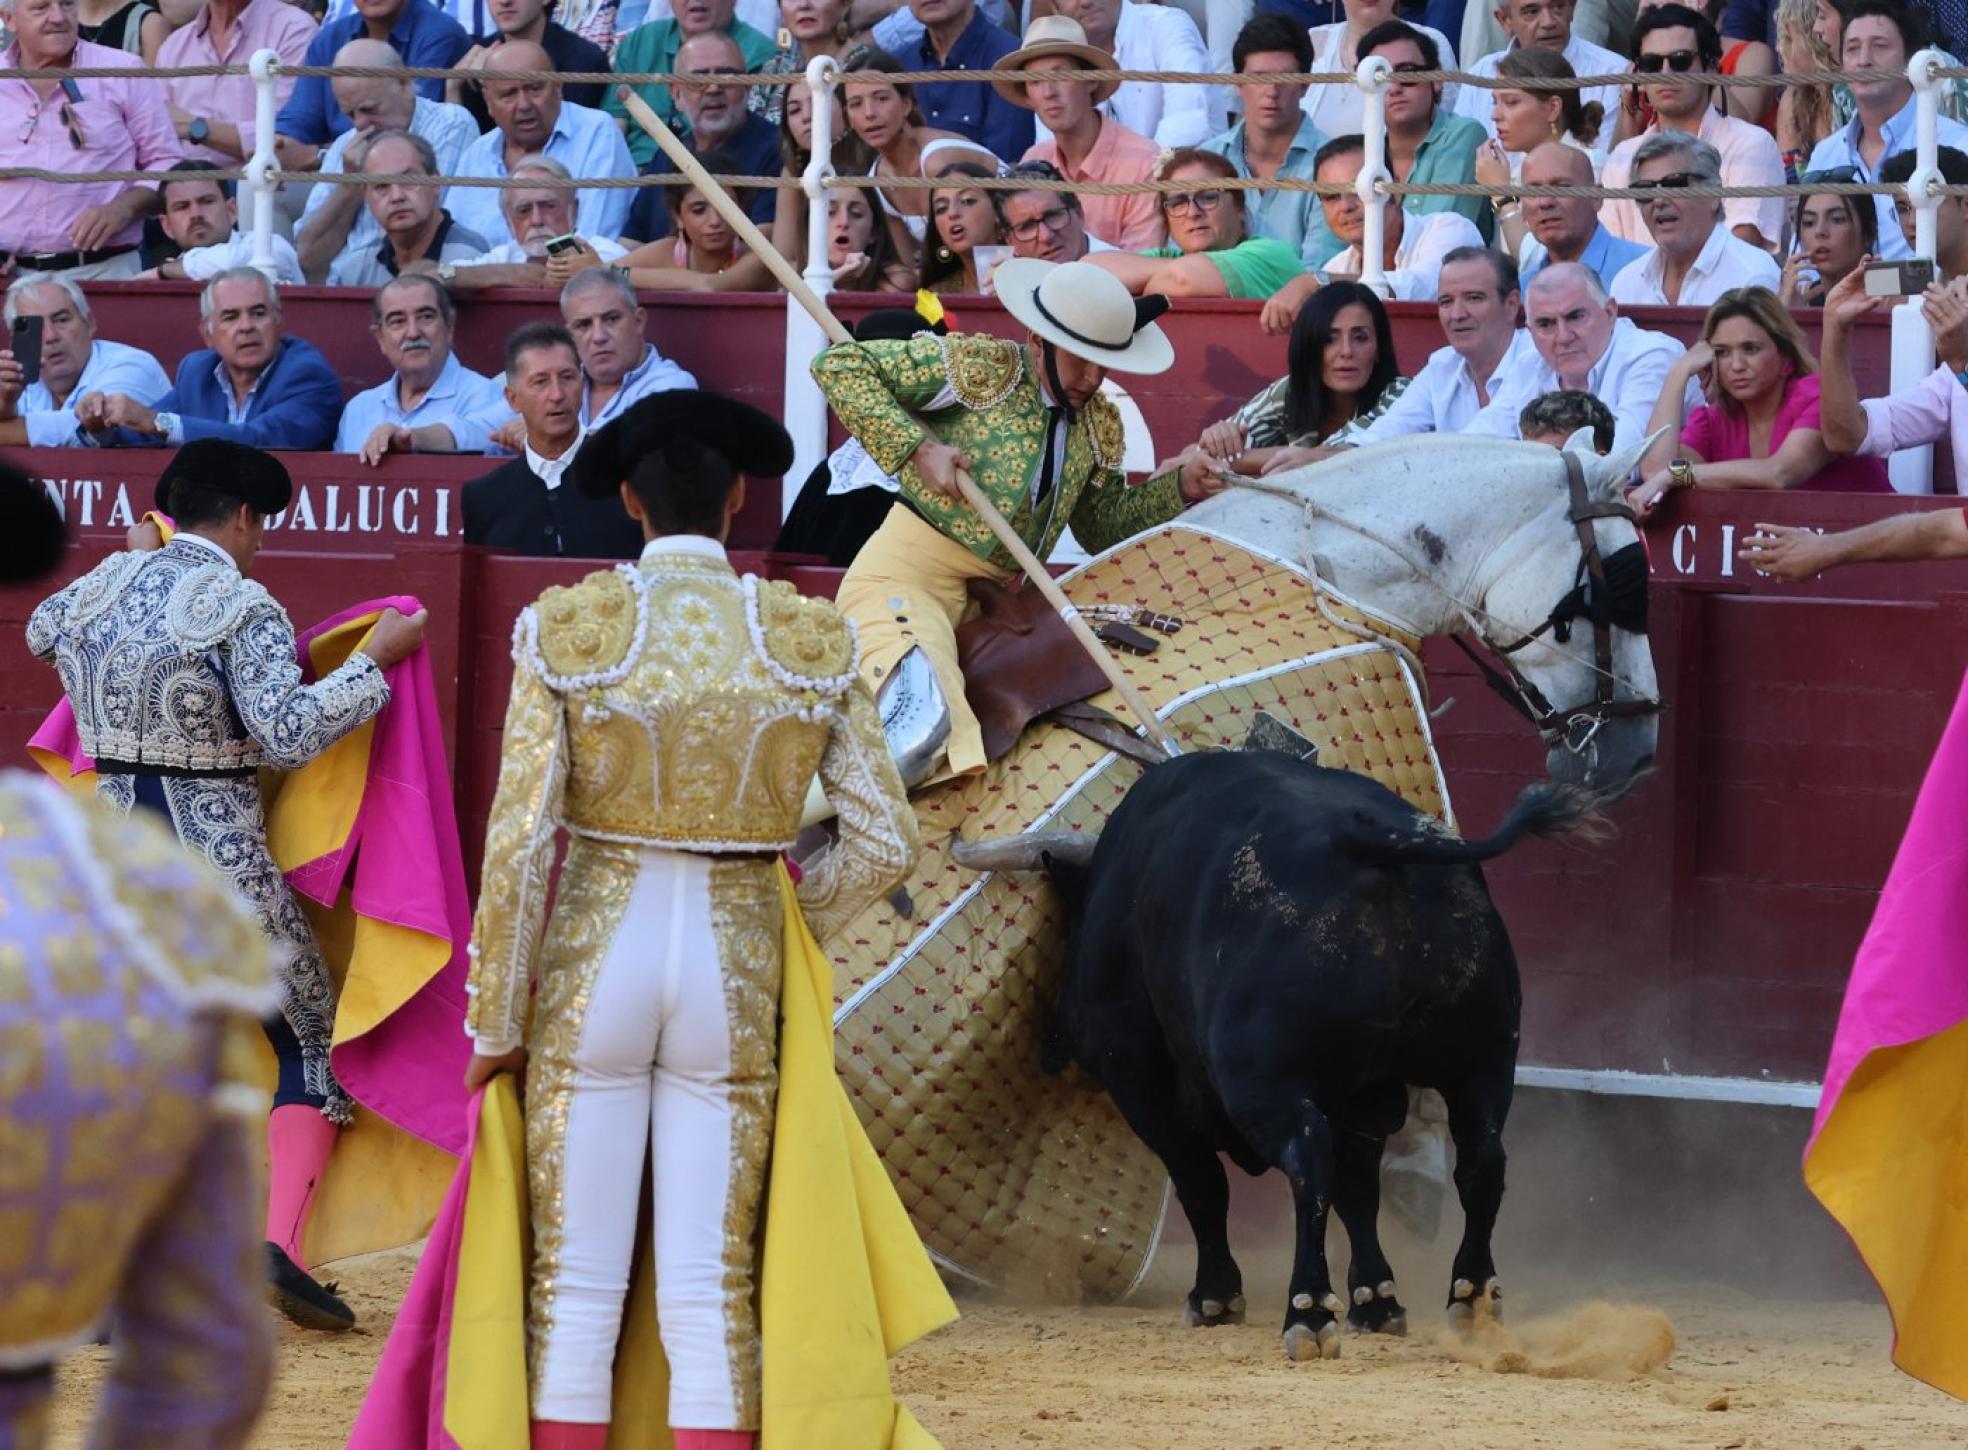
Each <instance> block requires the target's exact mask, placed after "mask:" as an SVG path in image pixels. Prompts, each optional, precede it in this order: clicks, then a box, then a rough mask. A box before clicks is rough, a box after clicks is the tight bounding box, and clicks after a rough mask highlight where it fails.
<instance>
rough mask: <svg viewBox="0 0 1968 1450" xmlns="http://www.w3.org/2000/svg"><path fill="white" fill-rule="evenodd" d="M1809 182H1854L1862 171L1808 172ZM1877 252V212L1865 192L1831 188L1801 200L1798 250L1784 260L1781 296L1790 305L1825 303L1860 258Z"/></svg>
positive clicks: (1802, 305)
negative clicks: (1849, 192)
mask: <svg viewBox="0 0 1968 1450" xmlns="http://www.w3.org/2000/svg"><path fill="white" fill-rule="evenodd" d="M1799 179H1800V180H1801V181H1803V182H1804V183H1805V184H1806V185H1809V184H1810V183H1811V182H1814V181H1817V182H1827V181H1829V182H1836V181H1856V180H1858V173H1857V172H1855V171H1848V170H1847V169H1846V168H1843V167H1840V168H1838V169H1837V170H1835V171H1807V172H1805V173H1804V175H1803V176H1802V177H1801V178H1799ZM1878 251H1879V212H1878V210H1877V209H1876V208H1875V207H1874V206H1873V205H1872V204H1871V202H1870V200H1869V199H1868V198H1866V197H1863V196H1837V195H1834V194H1832V193H1830V192H1821V193H1818V194H1816V195H1809V196H1800V197H1798V198H1797V250H1796V251H1795V252H1793V253H1791V255H1790V260H1789V261H1787V262H1785V263H1784V269H1783V281H1782V282H1781V283H1780V284H1779V286H1778V294H1777V295H1778V296H1780V297H1782V298H1783V302H1784V306H1786V307H1822V306H1824V298H1825V293H1827V292H1829V291H1830V290H1831V289H1832V288H1833V286H1835V285H1836V284H1837V282H1838V279H1839V278H1841V277H1843V276H1844V275H1845V274H1846V273H1847V272H1850V271H1851V270H1852V269H1853V268H1854V267H1856V266H1858V265H1859V262H1860V260H1861V259H1862V258H1864V257H1867V256H1872V255H1876V254H1877V253H1878Z"/></svg>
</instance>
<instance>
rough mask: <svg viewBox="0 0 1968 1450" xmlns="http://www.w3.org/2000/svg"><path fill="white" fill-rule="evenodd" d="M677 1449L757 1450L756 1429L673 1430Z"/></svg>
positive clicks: (671, 1432)
mask: <svg viewBox="0 0 1968 1450" xmlns="http://www.w3.org/2000/svg"><path fill="white" fill-rule="evenodd" d="M670 1435H671V1437H672V1438H673V1439H674V1440H675V1441H676V1450H756V1446H757V1445H758V1433H757V1432H756V1431H754V1430H672V1431H670Z"/></svg>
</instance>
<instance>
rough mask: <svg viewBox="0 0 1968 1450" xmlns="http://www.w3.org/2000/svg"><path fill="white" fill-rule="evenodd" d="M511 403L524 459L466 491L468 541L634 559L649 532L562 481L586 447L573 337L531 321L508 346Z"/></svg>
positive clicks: (520, 550) (617, 503)
mask: <svg viewBox="0 0 1968 1450" xmlns="http://www.w3.org/2000/svg"><path fill="white" fill-rule="evenodd" d="M506 401H507V402H509V403H511V404H512V406H513V409H514V411H516V412H517V413H518V414H519V416H520V420H521V421H522V422H523V423H524V424H525V425H526V441H525V442H524V444H523V445H522V446H521V448H520V453H519V456H518V457H517V458H515V459H513V460H512V461H511V462H510V463H507V464H505V465H504V466H503V467H500V468H496V469H494V470H493V471H492V472H491V473H488V474H486V475H485V477H483V478H478V479H473V480H472V481H471V482H470V483H468V484H466V485H465V488H464V513H465V542H466V543H467V544H482V545H484V546H486V547H487V548H492V549H499V550H502V551H504V552H506V553H509V554H531V555H534V556H544V557H552V556H555V555H559V556H563V557H566V558H571V559H634V558H636V557H638V556H639V555H640V554H641V553H642V527H641V525H639V524H637V523H636V522H635V521H634V520H633V519H631V518H630V517H629V515H628V511H627V510H626V509H624V508H623V507H622V501H621V499H619V498H613V497H611V498H606V499H599V500H597V499H590V498H584V497H582V495H581V491H580V490H579V489H578V488H570V487H568V486H567V485H566V484H565V483H563V482H562V478H563V475H564V474H565V472H566V469H567V465H568V464H570V463H572V462H573V461H574V454H575V452H576V451H577V450H578V449H579V448H580V446H581V360H580V355H579V354H578V353H577V352H576V351H575V348H574V338H573V335H572V334H571V333H569V332H568V331H567V329H566V328H564V327H561V326H559V325H557V324H555V323H551V322H529V323H527V324H526V326H524V327H522V328H520V329H519V330H518V331H517V332H515V333H514V334H513V335H512V336H511V337H510V338H508V339H507V341H506Z"/></svg>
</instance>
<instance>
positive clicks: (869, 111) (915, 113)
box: [840, 45, 998, 255]
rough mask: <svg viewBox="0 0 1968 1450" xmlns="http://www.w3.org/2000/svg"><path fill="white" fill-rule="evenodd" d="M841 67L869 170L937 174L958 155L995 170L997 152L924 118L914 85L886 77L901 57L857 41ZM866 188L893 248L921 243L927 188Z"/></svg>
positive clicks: (850, 118) (895, 71) (850, 120)
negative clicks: (871, 154)
mask: <svg viewBox="0 0 1968 1450" xmlns="http://www.w3.org/2000/svg"><path fill="white" fill-rule="evenodd" d="M841 73H842V76H843V80H842V83H841V88H840V92H841V98H842V101H843V109H844V110H845V111H846V112H847V124H848V126H849V128H850V129H852V130H853V132H854V134H855V135H856V136H858V137H860V138H861V140H862V142H863V143H864V144H865V145H866V146H867V147H868V149H869V150H870V151H872V152H874V155H875V160H874V164H873V165H872V166H870V167H869V168H868V175H870V176H896V177H910V176H941V175H943V174H944V173H945V172H947V171H949V170H950V169H951V167H953V166H955V165H956V164H957V163H958V162H959V161H968V162H971V163H973V164H975V165H979V166H986V167H989V168H990V170H988V171H986V172H985V173H984V174H985V175H986V176H995V175H996V174H997V167H998V158H997V157H996V156H993V155H992V154H991V153H990V152H989V151H987V150H985V149H984V147H982V146H980V145H978V144H977V143H976V142H975V141H972V140H971V139H970V138H969V137H967V136H959V135H958V134H957V133H956V132H954V131H939V130H937V129H936V128H935V127H933V126H931V125H929V124H928V123H927V122H926V121H924V120H923V114H922V112H921V111H920V110H919V109H917V107H916V101H915V93H914V91H913V90H912V89H911V88H910V87H908V86H905V85H897V84H895V83H894V82H893V81H890V80H888V79H887V77H889V76H894V75H902V74H904V68H903V65H902V62H901V61H899V60H897V59H896V58H895V57H894V56H892V55H890V54H889V53H888V52H887V51H885V50H876V49H875V48H874V47H873V46H867V45H857V46H855V47H854V49H853V50H851V51H849V52H848V53H847V54H846V55H845V56H843V57H842V58H841ZM939 158H940V159H939ZM871 194H872V195H873V196H874V198H875V202H876V204H877V205H879V206H880V207H881V209H882V212H883V214H884V215H885V216H886V218H887V219H888V224H889V230H890V232H891V233H892V234H893V235H894V237H895V250H896V252H897V254H898V255H907V254H908V253H910V252H912V251H913V250H914V249H915V248H916V247H917V246H919V245H921V244H922V242H923V240H924V238H925V237H926V236H927V234H928V232H929V208H930V194H929V192H928V191H927V190H925V189H923V188H920V187H909V188H906V189H902V188H898V189H897V191H896V193H895V195H894V197H892V198H891V197H889V196H887V195H886V194H884V193H883V192H882V190H881V189H880V188H879V187H876V188H873V189H872V193H871Z"/></svg>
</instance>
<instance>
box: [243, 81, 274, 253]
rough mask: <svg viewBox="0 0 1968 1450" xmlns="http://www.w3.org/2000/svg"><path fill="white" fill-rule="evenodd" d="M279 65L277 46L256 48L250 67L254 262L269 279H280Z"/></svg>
mask: <svg viewBox="0 0 1968 1450" xmlns="http://www.w3.org/2000/svg"><path fill="white" fill-rule="evenodd" d="M279 66H280V52H279V51H277V50H256V51H254V52H253V59H252V62H251V63H250V66H249V69H250V70H251V72H252V76H253V127H254V130H253V155H252V158H251V159H250V160H249V161H247V163H246V176H247V185H248V186H249V187H250V188H251V189H252V196H253V265H254V266H255V267H257V268H258V269H259V270H260V271H261V272H262V273H263V274H265V276H266V279H267V281H269V282H274V281H277V280H279V279H278V278H277V277H276V275H275V273H276V271H277V270H278V269H277V267H276V265H275V263H274V260H273V198H274V192H275V191H276V190H277V188H276V186H275V184H274V180H273V173H274V172H275V171H276V170H278V169H279V168H278V165H277V163H276V162H275V160H274V154H273V140H274V135H273V128H274V124H275V114H276V111H277V109H278V108H277V107H276V106H275V105H274V103H273V99H274V97H273V81H274V72H275V71H276V70H277V69H278V68H279Z"/></svg>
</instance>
